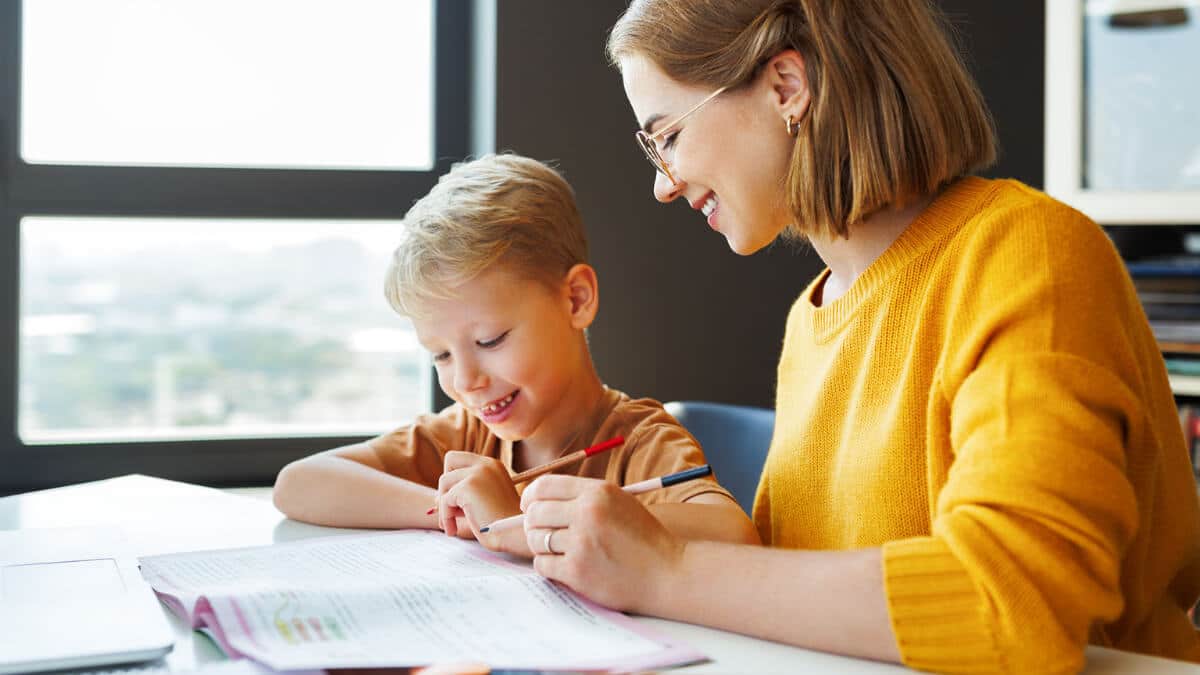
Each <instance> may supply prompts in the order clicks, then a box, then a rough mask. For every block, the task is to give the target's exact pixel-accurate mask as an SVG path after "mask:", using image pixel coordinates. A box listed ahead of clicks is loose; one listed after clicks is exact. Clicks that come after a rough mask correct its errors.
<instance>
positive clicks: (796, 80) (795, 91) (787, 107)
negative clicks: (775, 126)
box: [763, 49, 810, 121]
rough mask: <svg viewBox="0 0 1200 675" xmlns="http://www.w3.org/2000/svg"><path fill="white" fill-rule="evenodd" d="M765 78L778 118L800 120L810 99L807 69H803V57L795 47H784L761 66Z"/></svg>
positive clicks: (806, 109)
mask: <svg viewBox="0 0 1200 675" xmlns="http://www.w3.org/2000/svg"><path fill="white" fill-rule="evenodd" d="M763 76H764V77H766V78H767V87H768V89H769V91H770V96H771V105H772V106H773V107H774V108H775V111H776V112H777V113H778V115H779V117H780V119H787V118H789V117H790V118H791V119H793V120H797V121H798V120H800V118H802V117H804V113H805V112H807V111H808V104H809V101H810V97H809V89H808V71H806V70H805V69H804V57H803V56H801V55H800V52H798V51H796V50H795V49H785V50H783V51H782V52H779V53H778V54H776V55H775V56H773V57H771V60H770V61H767V63H766V66H765V67H764V68H763Z"/></svg>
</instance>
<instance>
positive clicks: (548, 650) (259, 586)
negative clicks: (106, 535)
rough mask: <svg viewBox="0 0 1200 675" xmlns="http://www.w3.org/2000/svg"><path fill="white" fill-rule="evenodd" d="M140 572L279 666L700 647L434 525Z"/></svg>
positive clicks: (648, 659) (524, 664) (679, 655)
mask: <svg viewBox="0 0 1200 675" xmlns="http://www.w3.org/2000/svg"><path fill="white" fill-rule="evenodd" d="M142 573H143V575H144V576H145V577H146V579H147V580H148V581H149V582H150V584H151V585H152V586H153V587H154V588H155V590H157V591H159V592H160V593H163V594H166V595H176V594H194V595H197V596H203V597H204V599H205V601H206V602H205V603H204V604H205V605H206V609H208V611H206V612H205V613H206V614H207V623H210V624H211V623H216V624H217V625H216V626H210V628H212V629H213V630H214V631H215V632H217V633H219V634H220V642H222V643H223V644H225V643H227V645H228V647H230V648H231V650H232V651H233V652H234V653H240V654H244V655H246V656H249V657H251V658H254V659H256V660H258V661H261V662H262V663H265V664H266V665H268V666H270V667H272V668H277V669H298V668H337V667H383V666H394V667H399V666H413V665H425V664H430V663H449V662H479V663H486V664H488V665H490V666H492V667H493V668H537V669H545V670H551V669H581V668H597V669H601V668H614V667H620V668H629V667H638V668H641V667H658V666H661V665H670V664H677V663H682V662H690V661H694V660H697V659H699V658H702V657H701V656H700V655H699V654H697V653H696V652H694V651H692V650H690V649H688V648H685V647H681V646H679V645H674V644H671V643H669V641H666V640H664V639H661V638H658V637H657V636H654V635H652V634H650V633H648V632H647V631H646V629H645V628H644V627H641V626H639V625H638V624H636V623H635V622H633V621H631V620H630V619H629V618H628V617H625V616H623V615H621V614H619V613H616V612H612V611H609V610H606V609H603V608H600V607H597V606H595V605H593V604H591V603H589V602H587V601H586V600H583V599H582V598H580V597H579V596H577V595H575V594H574V593H572V592H571V591H569V590H567V589H565V588H563V587H561V586H558V585H557V584H554V583H552V582H550V581H547V580H546V579H544V578H542V577H541V576H539V575H537V574H536V573H534V572H533V571H532V569H531V568H530V567H529V566H528V565H519V564H515V563H512V562H509V561H507V560H505V559H503V558H500V557H498V556H495V555H493V554H491V553H489V552H487V551H486V550H484V549H483V548H482V547H481V546H479V545H478V544H477V543H475V542H467V541H462V540H458V539H454V538H450V537H447V536H445V535H444V534H442V533H440V532H428V531H401V532H386V533H379V534H369V535H358V536H341V537H325V538H321V539H310V540H305V541H299V542H292V543H288V544H278V545H274V546H265V547H256V548H246V549H234V550H228V551H208V552H198V553H187V554H173V555H166V556H155V557H150V558H144V559H142ZM209 608H210V609H209Z"/></svg>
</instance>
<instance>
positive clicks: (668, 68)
mask: <svg viewBox="0 0 1200 675" xmlns="http://www.w3.org/2000/svg"><path fill="white" fill-rule="evenodd" d="M950 38H951V33H950V27H949V25H948V24H947V23H946V21H945V18H944V17H943V16H942V14H941V12H940V10H938V9H936V8H935V7H933V6H932V5H931V4H930V2H929V1H928V0H738V1H737V2H729V1H728V0H633V2H632V3H631V4H630V5H629V8H628V9H627V10H626V11H625V13H624V14H623V15H622V16H621V18H620V19H619V20H618V21H617V24H616V25H615V26H614V27H613V29H612V32H611V33H610V34H609V39H608V56H609V60H610V61H612V63H613V64H614V65H616V66H618V67H619V66H620V63H619V61H620V59H621V58H624V57H626V56H631V55H634V54H637V55H641V56H644V57H646V58H648V59H650V61H652V62H653V63H655V64H656V65H657V66H658V67H659V68H661V69H662V71H663V72H665V73H666V74H667V75H668V76H669V77H671V79H673V80H676V81H678V82H682V83H684V84H688V85H694V86H700V87H705V88H708V89H713V90H715V89H717V88H718V87H723V86H731V87H734V86H738V85H741V84H745V83H748V82H750V81H751V80H753V79H754V78H755V77H756V76H757V75H758V73H759V71H760V69H761V68H762V66H763V65H764V64H765V63H766V62H767V61H768V60H770V59H771V58H772V57H774V56H776V55H777V54H779V53H780V52H783V51H785V50H788V49H795V50H796V51H797V52H799V53H800V54H801V56H803V57H804V63H805V71H806V74H807V76H808V86H809V89H810V92H811V101H810V103H809V108H808V112H807V113H806V114H805V115H804V117H803V119H801V120H800V121H799V127H800V131H799V134H798V137H797V139H796V143H795V148H794V149H793V150H792V158H791V166H790V169H789V171H788V175H787V177H786V181H787V183H786V187H787V193H788V206H789V207H790V209H791V211H792V214H793V216H794V220H795V222H794V223H793V224H792V225H791V226H790V227H789V228H788V231H787V233H788V234H791V235H798V236H804V235H806V234H825V235H837V236H843V237H845V236H848V233H849V226H850V225H853V224H855V223H858V222H861V221H862V220H864V219H865V218H866V217H868V216H870V215H871V214H872V213H874V212H876V211H878V210H880V209H882V208H884V207H887V206H893V205H894V206H902V205H904V204H906V203H908V202H910V201H911V200H913V199H915V198H917V197H920V196H922V195H926V194H930V193H932V192H934V191H935V190H937V189H938V188H939V187H940V186H942V185H944V184H945V183H947V182H949V181H951V180H953V179H955V178H958V177H960V176H963V175H966V174H968V173H971V172H973V171H977V170H979V169H982V168H984V167H986V166H988V165H990V164H991V163H992V162H993V161H994V160H995V155H996V147H995V134H994V131H993V127H992V122H991V117H990V115H989V114H988V110H987V106H986V105H985V104H984V101H983V96H982V95H981V94H980V92H979V88H978V87H977V86H976V84H975V81H974V80H973V79H972V78H971V76H970V74H969V73H968V72H967V69H966V67H965V66H964V65H963V62H962V59H961V57H960V56H959V53H958V51H957V49H956V48H955V46H954V45H953V44H952V41H951V39H950ZM779 123H780V124H781V125H782V124H783V121H782V120H781V121H780V122H779Z"/></svg>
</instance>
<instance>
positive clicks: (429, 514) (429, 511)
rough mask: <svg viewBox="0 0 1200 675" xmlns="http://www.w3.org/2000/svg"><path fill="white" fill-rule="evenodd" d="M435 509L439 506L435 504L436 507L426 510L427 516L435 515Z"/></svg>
mask: <svg viewBox="0 0 1200 675" xmlns="http://www.w3.org/2000/svg"><path fill="white" fill-rule="evenodd" d="M434 511H437V507H436V506H435V507H433V508H432V509H429V510H428V511H426V512H425V515H427V516H431V515H433V512H434Z"/></svg>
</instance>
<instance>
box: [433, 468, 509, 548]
mask: <svg viewBox="0 0 1200 675" xmlns="http://www.w3.org/2000/svg"><path fill="white" fill-rule="evenodd" d="M520 512H521V505H520V497H519V496H518V495H517V489H516V487H514V486H513V482H512V476H510V475H509V473H508V469H507V468H505V466H504V464H503V463H502V462H500V460H497V459H492V458H490V457H484V456H482V455H477V454H475V453H472V452H448V453H446V458H445V461H444V464H443V469H442V476H441V478H440V479H438V526H439V527H441V528H442V530H443V531H445V533H446V534H448V535H450V536H458V537H462V538H465V539H469V538H472V537H474V538H476V539H479V541H480V543H482V544H483V545H484V546H487V547H488V548H490V549H492V550H496V551H504V552H506V553H515V554H518V555H524V556H530V555H532V554H531V553H530V552H529V550H528V549H527V548H526V547H525V538H524V537H523V536H521V534H520V532H519V531H518V530H516V528H514V529H513V531H512V533H510V535H509V536H507V537H505V536H503V535H504V533H503V532H500V533H496V534H494V535H490V536H489V535H487V534H485V535H483V536H482V537H481V536H480V535H479V528H481V527H483V526H485V525H487V524H489V523H491V522H492V521H495V520H499V519H500V518H505V517H508V516H513V515H516V514H518V513H520ZM464 525H465V527H464Z"/></svg>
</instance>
